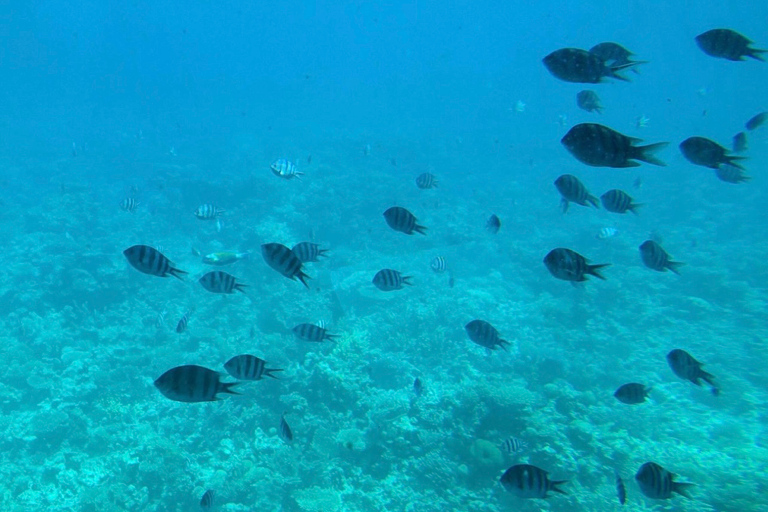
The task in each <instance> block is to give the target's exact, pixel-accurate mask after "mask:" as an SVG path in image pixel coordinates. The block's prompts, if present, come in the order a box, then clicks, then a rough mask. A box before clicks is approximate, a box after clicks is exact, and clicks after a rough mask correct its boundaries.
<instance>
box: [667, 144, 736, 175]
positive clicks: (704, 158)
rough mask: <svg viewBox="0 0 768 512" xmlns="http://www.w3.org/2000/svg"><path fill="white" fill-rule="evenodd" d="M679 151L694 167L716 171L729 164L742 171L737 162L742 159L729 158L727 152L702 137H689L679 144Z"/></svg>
mask: <svg viewBox="0 0 768 512" xmlns="http://www.w3.org/2000/svg"><path fill="white" fill-rule="evenodd" d="M680 151H681V152H682V153H683V156H684V157H685V159H686V160H688V161H689V162H691V163H692V164H695V165H701V166H703V167H709V168H710V169H717V168H718V167H720V166H721V165H722V164H729V165H733V166H735V167H738V168H739V169H744V168H743V167H742V166H741V165H740V164H739V163H738V160H742V159H743V158H744V157H741V156H731V155H729V154H728V150H727V149H725V148H724V147H723V146H721V145H720V144H718V143H717V142H715V141H712V140H709V139H707V138H704V137H689V138H687V139H685V140H684V141H683V142H681V143H680Z"/></svg>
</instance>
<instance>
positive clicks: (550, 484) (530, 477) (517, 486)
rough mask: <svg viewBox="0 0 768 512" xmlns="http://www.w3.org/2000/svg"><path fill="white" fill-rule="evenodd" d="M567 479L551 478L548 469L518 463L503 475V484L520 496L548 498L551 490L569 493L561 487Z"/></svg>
mask: <svg viewBox="0 0 768 512" xmlns="http://www.w3.org/2000/svg"><path fill="white" fill-rule="evenodd" d="M564 483H567V480H550V479H549V476H548V474H547V472H546V471H544V470H543V469H541V468H538V467H536V466H532V465H530V464H516V465H514V466H512V467H510V468H509V469H507V470H506V471H505V472H504V474H503V475H502V476H501V485H502V486H503V487H504V489H506V490H508V491H509V492H511V493H512V494H514V495H515V496H517V497H518V498H525V499H527V498H546V497H547V493H548V492H549V491H554V492H559V493H560V494H568V493H567V492H565V491H564V490H562V489H560V487H559V486H560V485H562V484H564Z"/></svg>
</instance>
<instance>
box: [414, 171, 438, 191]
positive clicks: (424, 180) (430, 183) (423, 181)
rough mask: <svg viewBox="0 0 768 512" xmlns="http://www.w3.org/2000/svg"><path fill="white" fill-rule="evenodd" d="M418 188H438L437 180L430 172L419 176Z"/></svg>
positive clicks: (417, 179)
mask: <svg viewBox="0 0 768 512" xmlns="http://www.w3.org/2000/svg"><path fill="white" fill-rule="evenodd" d="M416 186H417V187H419V188H420V189H428V188H437V178H435V176H434V174H430V173H428V172H425V173H422V174H419V175H418V176H417V177H416Z"/></svg>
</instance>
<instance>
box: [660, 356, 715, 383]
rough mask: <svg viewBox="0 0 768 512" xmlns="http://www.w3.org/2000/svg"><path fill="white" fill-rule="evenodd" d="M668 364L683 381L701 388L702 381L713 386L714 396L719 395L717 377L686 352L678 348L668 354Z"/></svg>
mask: <svg viewBox="0 0 768 512" xmlns="http://www.w3.org/2000/svg"><path fill="white" fill-rule="evenodd" d="M667 363H668V364H669V367H670V368H671V369H672V371H673V372H675V375H677V376H678V377H680V378H681V379H683V380H688V381H691V382H693V383H694V384H696V385H697V386H701V381H702V380H703V381H704V382H706V383H707V384H709V385H710V386H712V388H713V390H712V392H713V393H714V394H718V392H717V389H718V388H717V384H715V376H714V375H712V374H711V373H709V372H706V371H704V369H703V368H702V367H703V366H704V365H703V364H702V363H701V362H699V361H697V360H696V359H695V358H694V357H693V356H692V355H691V354H689V353H688V352H686V351H685V350H683V349H680V348H676V349H674V350H672V351H670V352H669V354H667Z"/></svg>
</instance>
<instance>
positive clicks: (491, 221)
mask: <svg viewBox="0 0 768 512" xmlns="http://www.w3.org/2000/svg"><path fill="white" fill-rule="evenodd" d="M485 229H487V230H488V231H490V232H491V233H492V234H494V235H495V234H496V233H498V232H499V229H501V219H500V218H499V217H498V216H497V215H496V214H495V213H493V214H491V216H490V217H488V222H486V223H485Z"/></svg>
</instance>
